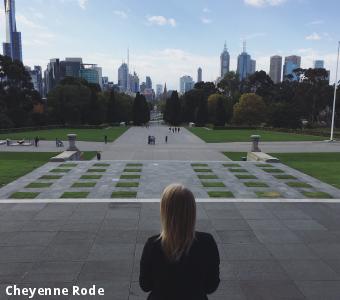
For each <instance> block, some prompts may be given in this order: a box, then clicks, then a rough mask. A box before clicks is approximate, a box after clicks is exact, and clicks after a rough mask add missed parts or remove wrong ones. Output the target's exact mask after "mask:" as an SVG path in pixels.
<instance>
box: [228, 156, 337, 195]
mask: <svg viewBox="0 0 340 300" xmlns="http://www.w3.org/2000/svg"><path fill="white" fill-rule="evenodd" d="M224 154H225V155H226V156H227V157H229V158H230V159H232V160H234V161H239V160H240V158H241V157H242V156H245V153H244V152H225V153H224ZM269 154H270V155H272V156H274V157H277V158H278V159H280V161H281V162H282V163H283V164H286V165H287V166H289V167H292V168H294V169H296V170H298V171H301V172H302V173H305V174H307V175H310V176H312V177H314V178H317V179H319V180H321V181H323V182H325V183H328V184H330V185H332V186H334V187H336V188H338V189H340V153H269ZM275 178H277V179H296V178H295V177H294V176H291V175H275Z"/></svg>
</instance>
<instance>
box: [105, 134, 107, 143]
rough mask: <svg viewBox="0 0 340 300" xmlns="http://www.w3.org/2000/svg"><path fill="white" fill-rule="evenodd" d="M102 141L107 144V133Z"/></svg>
mask: <svg viewBox="0 0 340 300" xmlns="http://www.w3.org/2000/svg"><path fill="white" fill-rule="evenodd" d="M104 142H105V144H107V135H105V136H104Z"/></svg>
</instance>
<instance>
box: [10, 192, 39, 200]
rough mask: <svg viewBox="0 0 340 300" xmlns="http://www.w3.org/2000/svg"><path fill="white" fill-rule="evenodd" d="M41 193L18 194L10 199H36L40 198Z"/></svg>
mask: <svg viewBox="0 0 340 300" xmlns="http://www.w3.org/2000/svg"><path fill="white" fill-rule="evenodd" d="M38 195H39V193H30V192H16V193H14V194H12V195H11V196H10V197H9V198H10V199H35V198H36V197H38Z"/></svg>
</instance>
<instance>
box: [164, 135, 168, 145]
mask: <svg viewBox="0 0 340 300" xmlns="http://www.w3.org/2000/svg"><path fill="white" fill-rule="evenodd" d="M167 143H168V136H166V137H165V144H167Z"/></svg>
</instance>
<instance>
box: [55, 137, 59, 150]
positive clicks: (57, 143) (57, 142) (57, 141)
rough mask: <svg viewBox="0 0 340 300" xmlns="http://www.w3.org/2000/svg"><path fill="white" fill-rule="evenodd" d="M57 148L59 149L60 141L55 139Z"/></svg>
mask: <svg viewBox="0 0 340 300" xmlns="http://www.w3.org/2000/svg"><path fill="white" fill-rule="evenodd" d="M55 146H56V147H57V148H58V147H59V139H58V138H55Z"/></svg>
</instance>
